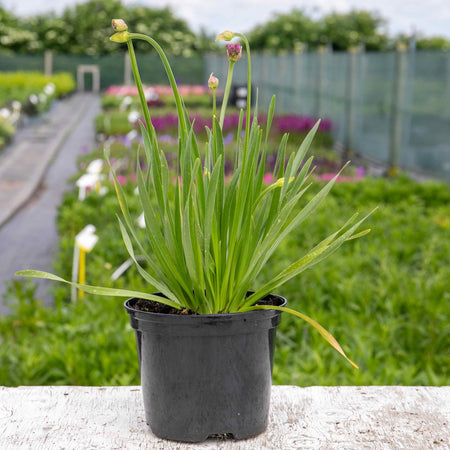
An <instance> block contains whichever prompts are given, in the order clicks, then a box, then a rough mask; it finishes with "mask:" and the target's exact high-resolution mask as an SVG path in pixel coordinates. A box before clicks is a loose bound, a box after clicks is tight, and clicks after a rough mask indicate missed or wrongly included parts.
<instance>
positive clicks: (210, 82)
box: [208, 72, 219, 89]
mask: <svg viewBox="0 0 450 450" xmlns="http://www.w3.org/2000/svg"><path fill="white" fill-rule="evenodd" d="M217 86H219V80H218V78H216V77H214V76H213V72H211V75H210V76H209V79H208V87H209V88H210V89H216V87H217Z"/></svg>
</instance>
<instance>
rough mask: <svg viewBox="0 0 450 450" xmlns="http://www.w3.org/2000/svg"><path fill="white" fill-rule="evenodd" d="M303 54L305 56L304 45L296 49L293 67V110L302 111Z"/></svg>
mask: <svg viewBox="0 0 450 450" xmlns="http://www.w3.org/2000/svg"><path fill="white" fill-rule="evenodd" d="M302 56H303V46H302V47H300V48H299V49H298V50H296V51H295V52H294V54H293V58H294V68H293V80H294V82H293V84H294V86H293V92H294V102H293V108H292V110H293V112H294V111H295V112H298V113H301V112H302V111H301V104H302V101H301V92H302V89H301V87H300V86H301V83H302V82H303V77H302V76H301V68H302Z"/></svg>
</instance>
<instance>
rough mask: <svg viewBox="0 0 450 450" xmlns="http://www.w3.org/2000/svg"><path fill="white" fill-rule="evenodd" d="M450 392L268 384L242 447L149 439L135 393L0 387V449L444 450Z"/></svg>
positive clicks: (449, 438)
mask: <svg viewBox="0 0 450 450" xmlns="http://www.w3.org/2000/svg"><path fill="white" fill-rule="evenodd" d="M449 423H450V387H397V386H389V387H382V386H381V387H377V386H372V387H350V386H349V387H309V388H300V387H295V386H274V387H273V389H272V403H271V412H270V424H269V428H268V429H267V431H266V432H265V433H263V434H262V435H260V436H258V437H256V438H254V439H249V440H247V441H233V440H228V441H218V440H215V439H210V440H208V441H206V442H204V443H202V444H180V443H177V442H169V441H163V440H160V439H158V438H156V437H155V436H153V435H152V433H151V432H150V430H149V428H148V427H147V425H146V423H145V419H144V411H143V406H142V399H141V390H140V387H132V386H130V387H74V386H70V387H65V386H57V387H56V386H51V387H19V388H6V387H0V449H8V450H9V449H45V450H47V449H77V450H78V449H83V450H84V449H164V450H165V449H179V450H182V449H191V448H204V449H242V450H244V449H245V450H249V449H258V450H259V449H283V450H287V449H300V448H308V449H309V448H320V449H344V448H345V449H362V448H364V449H366V448H368V449H393V448H395V449H408V450H409V449H448V448H450V432H449Z"/></svg>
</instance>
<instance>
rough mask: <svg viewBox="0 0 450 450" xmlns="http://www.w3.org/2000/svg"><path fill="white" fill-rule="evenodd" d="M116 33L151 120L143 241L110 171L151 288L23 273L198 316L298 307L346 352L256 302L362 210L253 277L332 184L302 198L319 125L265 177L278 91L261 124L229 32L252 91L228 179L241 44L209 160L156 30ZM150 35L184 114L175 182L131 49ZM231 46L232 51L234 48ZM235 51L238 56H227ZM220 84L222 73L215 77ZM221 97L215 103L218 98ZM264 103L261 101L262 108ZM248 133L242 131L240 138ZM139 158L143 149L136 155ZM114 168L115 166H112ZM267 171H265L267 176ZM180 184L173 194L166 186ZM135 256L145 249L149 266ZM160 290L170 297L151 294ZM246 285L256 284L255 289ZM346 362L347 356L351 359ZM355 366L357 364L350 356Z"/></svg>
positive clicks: (142, 188)
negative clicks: (230, 114) (227, 135)
mask: <svg viewBox="0 0 450 450" xmlns="http://www.w3.org/2000/svg"><path fill="white" fill-rule="evenodd" d="M113 26H114V27H115V29H116V31H118V32H117V33H116V34H114V35H113V36H112V37H111V40H112V41H115V42H123V43H126V44H127V45H128V50H129V53H130V58H131V66H132V70H133V74H134V79H135V82H136V85H137V89H138V92H139V97H140V101H141V105H142V109H143V114H144V119H145V124H146V125H145V126H144V125H143V124H142V123H141V126H140V128H141V133H142V136H143V142H144V145H143V151H144V153H145V158H146V162H147V167H148V171H146V173H143V171H142V169H141V166H140V164H137V184H138V189H139V197H140V201H141V205H142V209H143V211H144V216H145V226H146V241H145V242H141V241H140V240H139V239H138V233H137V223H136V218H135V217H131V215H130V212H129V210H128V206H127V198H126V195H125V193H124V192H123V190H122V187H121V185H120V183H119V182H118V180H117V177H116V176H115V174H114V172H113V176H114V179H115V188H116V192H117V196H118V200H119V204H120V208H121V211H122V218H119V226H120V231H121V233H122V237H123V240H124V243H125V246H126V248H127V250H128V253H129V255H130V257H131V259H132V260H133V261H134V263H135V265H136V267H137V270H138V271H139V273H140V274H141V275H142V277H143V278H144V279H145V280H146V282H148V284H149V289H148V291H146V292H136V291H132V290H122V289H112V288H103V287H96V286H87V285H80V284H76V283H70V282H68V281H66V280H64V279H62V278H60V277H57V276H55V275H52V274H49V273H46V272H39V271H22V272H19V273H18V275H25V276H35V277H41V278H48V279H52V280H57V281H62V282H65V283H69V284H73V285H75V286H76V287H77V288H78V289H81V290H83V291H85V292H88V293H92V294H99V295H110V296H118V297H137V298H141V299H148V300H153V301H156V302H159V303H163V304H165V305H168V306H171V307H173V308H176V309H180V310H181V309H188V310H190V311H193V312H195V313H198V314H221V313H238V312H245V311H252V310H259V309H277V310H281V311H285V312H288V313H291V314H294V315H295V316H297V317H300V318H301V319H303V320H305V321H307V322H308V323H309V324H311V325H312V326H313V327H315V328H316V329H317V330H318V331H319V333H320V334H321V335H322V336H323V337H324V338H325V339H326V340H327V341H328V342H329V343H330V344H331V345H332V346H333V347H334V348H335V349H336V350H337V351H338V352H339V353H341V354H342V355H343V356H344V357H345V358H347V356H346V355H345V353H344V352H343V350H342V348H341V347H340V346H339V344H338V343H337V341H336V340H335V339H334V338H333V337H332V336H331V334H330V333H328V332H327V331H326V330H325V329H324V328H323V327H322V326H321V325H319V324H318V323H317V322H315V321H314V320H313V319H311V318H310V317H308V316H306V315H304V314H302V313H300V312H298V311H295V310H292V309H290V308H286V307H280V306H272V305H259V304H258V301H259V300H261V299H263V298H264V297H266V296H267V295H268V294H270V293H272V292H274V290H276V289H277V288H278V287H279V286H281V285H282V284H283V283H285V282H286V281H288V280H290V279H291V278H293V277H295V276H297V275H299V274H300V273H301V272H303V271H304V270H306V269H308V268H310V267H312V266H313V265H315V264H317V263H318V262H320V261H322V260H323V259H325V258H326V257H327V256H329V255H331V254H332V253H333V252H335V251H336V250H337V249H338V248H339V247H340V246H341V245H342V244H343V243H344V242H346V241H348V240H350V239H354V238H356V237H360V236H362V235H364V234H366V233H367V232H368V231H369V230H365V231H362V232H359V233H357V232H356V230H357V228H358V227H359V225H360V224H361V223H362V222H363V220H364V219H365V218H363V219H361V220H359V221H357V220H356V214H355V215H354V216H353V217H351V218H350V219H349V220H348V222H347V223H345V224H344V225H343V226H342V227H341V228H339V229H338V230H337V231H336V232H335V233H333V234H331V235H330V236H328V237H326V238H325V239H323V240H322V241H321V242H319V243H318V244H317V245H315V246H314V247H313V248H311V250H310V251H309V252H308V253H307V254H306V255H303V256H301V257H300V258H299V259H298V260H297V261H294V262H292V264H290V265H289V266H288V267H286V268H285V269H284V270H282V271H281V272H280V273H278V274H276V275H274V276H273V278H272V279H271V280H269V281H267V282H266V283H264V284H263V285H262V286H260V287H257V286H255V280H256V278H257V277H258V274H259V273H260V272H261V270H262V268H263V267H265V266H266V264H267V263H268V262H269V260H270V257H271V256H272V255H273V253H274V252H275V250H276V249H277V247H278V246H279V244H280V243H281V241H282V240H283V239H284V238H285V237H286V236H287V235H288V234H289V233H290V232H291V231H292V230H293V229H295V228H297V227H299V226H300V225H301V224H302V223H303V222H304V221H305V220H306V219H307V218H308V217H310V216H311V215H312V214H313V213H314V211H315V210H316V209H317V207H318V206H319V205H320V204H321V202H322V200H323V199H324V198H325V196H326V195H327V194H328V192H329V191H330V189H331V188H332V186H333V184H334V182H335V180H336V177H337V175H336V177H334V178H333V179H332V180H331V181H329V182H328V183H327V184H326V185H325V186H324V187H323V188H322V189H321V190H320V191H319V192H318V193H317V194H316V195H315V196H314V197H313V198H312V199H311V200H309V201H307V202H306V201H303V198H304V194H305V193H306V192H307V191H308V188H309V187H310V185H311V182H310V181H311V176H310V175H311V172H312V171H311V170H310V168H311V163H312V157H310V158H309V159H308V160H307V161H306V162H304V164H302V162H303V159H304V157H305V154H306V152H307V151H308V148H309V146H310V144H311V141H312V139H313V137H314V134H315V133H316V131H317V129H318V127H319V122H317V123H316V124H315V125H314V127H313V128H312V129H311V131H310V132H309V133H308V135H307V136H306V138H305V139H304V141H303V142H302V143H301V145H300V146H299V148H298V150H297V151H296V152H294V153H292V154H291V155H289V158H288V159H287V163H286V158H287V155H286V143H287V135H285V136H284V137H283V138H282V140H281V143H280V146H279V151H278V155H277V161H276V164H275V168H274V170H273V172H272V174H271V180H272V182H271V183H270V184H269V185H267V183H265V182H264V181H265V180H266V179H267V174H266V152H267V148H268V145H267V144H268V136H269V131H270V126H271V123H272V118H273V113H274V106H275V98H272V101H271V103H270V107H269V112H268V115H267V123H266V126H265V130H263V129H262V128H261V126H260V125H259V124H258V114H257V110H256V111H255V112H254V114H253V119H252V120H251V111H250V105H251V98H250V96H251V89H250V85H251V61H250V50H249V44H248V41H247V39H246V38H245V36H243V35H242V34H239V33H232V32H230V31H226V32H224V33H222V34H221V35H219V37H218V39H226V40H230V39H232V38H240V39H241V40H242V41H243V43H244V45H245V48H246V52H247V64H248V90H247V92H248V97H247V108H246V112H245V116H246V120H245V132H244V133H242V131H243V130H242V128H243V118H244V112H243V111H241V114H240V118H239V123H238V126H237V130H236V160H235V166H234V170H233V175H232V177H231V180H229V182H228V183H226V179H225V175H226V174H225V168H224V161H225V154H224V140H223V135H222V125H223V122H224V118H225V113H226V107H227V99H228V94H229V91H230V86H231V79H232V74H233V66H234V64H235V62H236V61H237V60H238V59H239V58H238V57H237V56H236V55H237V54H239V55H240V52H241V47H240V45H239V44H234V45H233V47H232V48H231V47H229V48H228V58H229V71H228V79H227V82H226V87H225V92H224V100H223V103H222V108H221V112H220V117H219V118H217V117H216V115H215V105H214V115H213V124H212V127H211V128H208V129H207V133H208V142H207V144H206V152H205V153H206V156H205V159H204V160H203V161H202V159H201V158H200V152H199V148H198V144H197V139H196V136H195V133H194V129H193V125H192V123H190V121H189V117H188V114H187V112H186V109H185V107H184V105H183V100H182V98H181V97H180V95H179V92H178V89H177V85H176V82H175V78H174V75H173V73H172V69H171V67H170V65H169V62H168V60H167V58H166V55H165V54H164V52H163V50H162V49H161V47H160V46H159V45H158V43H157V42H156V41H154V40H153V39H152V38H151V37H148V36H145V35H142V34H138V33H129V32H128V30H127V27H126V25H125V23H124V22H123V21H121V20H115V21H113ZM138 39H140V40H144V41H146V42H148V43H150V44H151V45H152V46H153V47H154V48H155V49H156V51H157V52H158V54H159V56H160V57H161V60H162V63H163V65H164V67H165V70H166V72H167V76H168V78H169V82H170V85H171V87H172V90H173V94H174V96H175V101H176V108H177V113H178V160H177V164H176V172H177V173H176V175H177V176H176V177H175V180H176V181H175V182H174V183H175V186H173V185H172V186H171V183H173V182H172V181H171V180H172V179H173V177H171V176H170V175H169V169H168V165H167V161H166V158H165V156H164V154H163V152H162V150H161V149H160V147H159V145H158V138H157V135H156V132H155V129H154V127H153V125H152V121H151V120H150V112H149V110H148V107H147V102H146V100H145V96H144V91H143V87H142V83H141V79H140V76H139V71H138V66H137V62H136V57H135V53H134V48H133V40H138ZM230 48H231V50H230ZM230 54H231V57H230ZM209 81H210V87H211V88H212V89H215V87H216V86H217V83H218V80H217V79H214V77H210V80H209ZM214 103H215V102H214ZM256 109H257V108H256ZM242 134H244V136H245V137H243V138H241V136H242ZM138 161H139V155H138ZM111 170H112V169H111ZM265 175H266V177H265ZM171 189H173V190H174V194H173V195H171V194H169V192H170V191H171ZM136 254H139V255H143V257H144V259H145V262H146V267H144V266H143V265H141V263H140V262H139V261H138V259H137V257H136ZM154 290H158V291H159V292H160V293H161V294H163V295H164V297H161V296H157V295H155V294H153V293H151V292H153V291H154ZM249 291H253V293H252V294H251V295H248V293H249ZM347 360H348V361H350V360H349V359H348V358H347ZM350 363H351V364H353V365H355V364H354V363H353V362H351V361H350Z"/></svg>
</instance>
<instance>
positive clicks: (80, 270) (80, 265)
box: [78, 246, 86, 298]
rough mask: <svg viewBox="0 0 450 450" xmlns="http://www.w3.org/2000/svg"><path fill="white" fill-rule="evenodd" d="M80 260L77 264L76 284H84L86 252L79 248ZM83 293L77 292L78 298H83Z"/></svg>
mask: <svg viewBox="0 0 450 450" xmlns="http://www.w3.org/2000/svg"><path fill="white" fill-rule="evenodd" d="M79 249H80V259H79V263H78V283H79V284H84V283H85V281H86V250H85V249H84V248H83V247H80V246H79ZM83 297H84V292H83V291H80V290H78V298H83Z"/></svg>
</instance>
